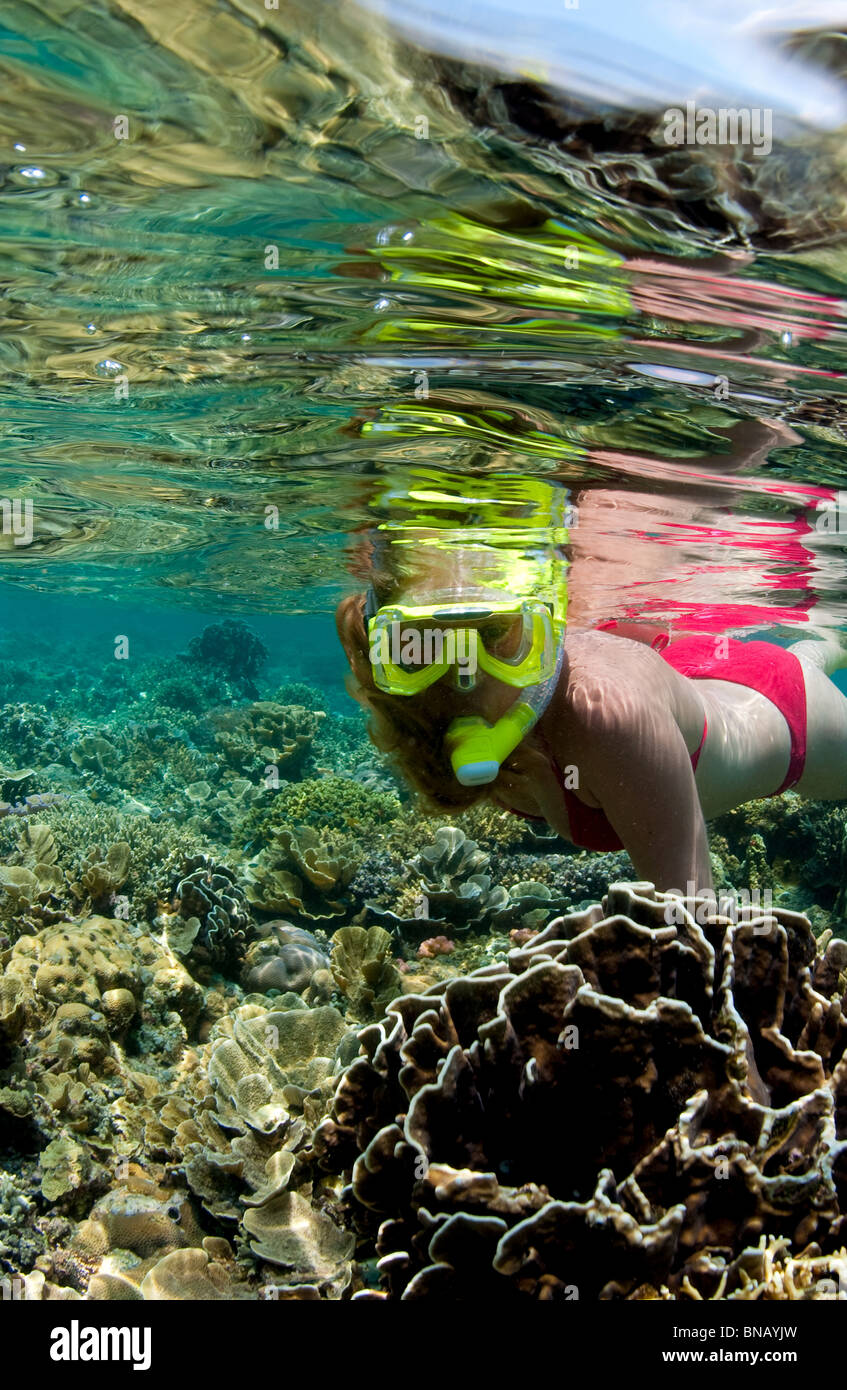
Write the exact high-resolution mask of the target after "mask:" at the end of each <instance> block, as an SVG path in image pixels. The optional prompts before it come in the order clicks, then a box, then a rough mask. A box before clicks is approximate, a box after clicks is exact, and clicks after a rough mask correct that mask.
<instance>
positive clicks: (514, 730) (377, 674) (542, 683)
mask: <svg viewBox="0 0 847 1390" xmlns="http://www.w3.org/2000/svg"><path fill="white" fill-rule="evenodd" d="M414 474H415V480H416V482H417V483H418V485H417V486H413V487H407V488H405V489H403V491H402V493H397V492H392V493H390V503H391V510H392V512H394V513H395V515H396V512H397V510H398V509H399V510H400V512H401V517H402V519H400V520H394V521H392V522H389V523H385V524H384V525H383V526H382V527H380V530H381V531H383V532H386V531H387V532H389V533H390V540H391V543H392V545H414V547H415V550H414V552H410V553H413V554H414V557H416V558H418V557H419V556H420V554H421V552H422V551H424V550H427V549H429V550H433V549H434V550H437V551H438V552H439V553H440V554H443V552H445V551H447V552H448V553H449V557H450V559H451V560H452V559H454V558H455V556H457V555H460V556H461V561H462V564H461V568H462V569H463V570H464V571H465V572H466V573H467V581H466V582H462V583H461V584H453V585H450V584H448V586H447V587H445V588H443V589H439V591H437V592H436V593H434V594H433V595H432V602H431V603H427V604H424V605H408V604H403V603H389V604H385V605H383V606H382V607H380V606H379V605H378V602H377V599H376V596H375V594H374V591H373V589H371V590H370V591H369V593H368V597H367V600H366V609H365V618H366V622H367V633H368V642H369V649H370V660H371V668H372V671H373V678H374V683H375V685H376V686H377V688H378V689H380V690H382V691H384V692H385V693H387V694H390V695H397V696H410V695H417V694H420V693H421V692H422V691H424V690H427V689H428V688H429V687H430V686H431V685H434V684H435V682H436V681H438V680H440V679H441V678H442V677H443V676H445V675H446V674H447V673H448V671H451V670H452V671H453V672H454V681H455V684H456V686H457V688H458V689H459V690H465V691H468V690H472V689H473V687H474V685H475V684H476V677H477V672H478V671H480V670H481V671H484V672H485V673H486V674H487V675H489V676H492V677H494V678H495V679H496V680H499V681H502V682H503V683H504V684H505V685H509V686H512V687H514V688H515V689H517V690H522V691H524V692H525V693H524V695H523V696H522V697H521V698H519V699H518V700H516V702H515V703H514V704H513V705H512V706H511V707H510V708H509V709H508V710H507V711H506V713H505V714H504V715H503V716H502V717H501V718H500V719H498V720H497V721H496V723H495V724H493V725H490V724H488V723H487V722H486V721H485V720H484V719H482V718H481V717H480V716H478V715H474V716H467V717H464V718H458V719H454V720H453V722H452V724H451V725H450V727H449V729H448V731H447V735H446V746H447V749H448V751H449V753H450V759H451V763H452V766H453V771H454V772H455V774H456V777H457V779H458V780H459V781H460V782H461V783H462V784H463V785H464V786H480V785H484V784H486V783H489V782H493V781H494V779H495V778H496V776H497V774H498V772H499V770H500V766H501V764H502V762H503V761H504V759H505V758H507V757H508V756H509V754H510V753H511V752H513V751H514V749H515V748H516V747H517V745H518V744H519V743H520V742H521V740H522V739H523V738H524V737H525V736H526V734H527V733H528V732H529V730H530V729H531V728H532V726H533V725H534V724H535V723H536V722H537V721H538V719H539V718H540V717H541V715H542V714H543V712H544V710H545V709H546V707H547V704H548V703H549V701H550V699H551V697H552V694H553V691H554V690H555V687H556V684H557V681H558V678H559V673H560V671H561V667H562V661H563V656H564V636H565V624H566V613H567V580H566V575H567V561H566V560H565V559H564V556H563V553H562V546H563V545H564V544H565V543H566V541H567V539H568V529H567V527H566V526H565V525H564V522H565V520H566V519H567V520H568V521H569V520H570V512H569V509H566V502H567V493H566V491H565V490H564V489H563V488H561V487H559V486H558V485H556V484H552V483H550V482H549V481H547V480H546V479H543V480H542V479H534V478H526V477H523V476H521V477H517V476H515V475H503V474H501V475H499V477H497V478H496V479H495V478H492V479H488V478H483V479H480V478H475V479H473V481H471V480H470V479H468V478H466V477H457V476H451V475H447V474H445V473H443V472H442V471H441V470H434V469H433V470H428V469H416V470H414ZM469 494H470V495H469ZM412 507H414V509H415V511H416V515H415V517H414V519H412V518H411V517H409V518H406V517H403V516H402V513H403V511H404V510H405V509H406V508H412ZM422 512H423V515H422V514H421V513H422ZM459 516H461V518H462V520H463V521H464V523H465V524H464V525H456V520H457V519H458V517H459ZM469 522H470V523H471V524H468V523H469ZM445 533H446V534H445ZM444 558H446V557H444ZM448 568H449V566H448Z"/></svg>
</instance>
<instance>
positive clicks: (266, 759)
mask: <svg viewBox="0 0 847 1390" xmlns="http://www.w3.org/2000/svg"><path fill="white" fill-rule="evenodd" d="M325 718H326V716H325V714H324V712H323V710H310V709H303V708H302V707H301V706H298V705H277V704H274V702H273V701H272V700H259V701H256V702H255V703H254V704H252V705H247V706H243V707H240V708H237V709H227V710H220V711H218V712H217V713H214V714H212V715H211V722H212V724H213V725H214V727H215V729H216V734H215V747H216V751H217V756H218V759H219V760H220V761H221V762H222V763H223V764H224V765H225V766H227V767H229V768H232V769H233V770H234V771H235V772H237V773H239V775H240V776H242V777H247V778H251V777H252V778H254V779H257V778H263V779H264V780H265V781H266V783H267V784H268V785H276V784H278V781H279V778H281V777H282V778H292V777H294V776H296V775H298V774H299V773H300V772H301V771H302V769H303V766H304V764H305V762H306V759H307V758H308V756H309V753H310V752H311V748H312V744H313V742H314V740H315V736H316V734H317V732H318V729H319V728H320V724H321V721H322V720H323V719H325Z"/></svg>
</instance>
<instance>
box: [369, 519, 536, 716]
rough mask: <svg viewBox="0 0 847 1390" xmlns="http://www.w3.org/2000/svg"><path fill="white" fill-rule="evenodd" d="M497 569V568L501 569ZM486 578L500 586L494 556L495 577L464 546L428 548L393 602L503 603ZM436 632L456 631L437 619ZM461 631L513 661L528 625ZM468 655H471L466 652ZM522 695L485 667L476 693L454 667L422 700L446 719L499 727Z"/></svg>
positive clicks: (489, 623) (509, 622)
mask: <svg viewBox="0 0 847 1390" xmlns="http://www.w3.org/2000/svg"><path fill="white" fill-rule="evenodd" d="M495 565H496V568H495ZM486 577H488V578H490V579H491V580H494V581H496V580H497V579H498V578H499V577H500V575H499V561H497V557H494V563H493V564H492V566H491V573H490V575H488V576H487V575H486V573H485V570H484V567H481V566H480V563H479V554H478V553H477V552H474V553H473V554H471V553H467V554H466V553H465V552H464V551H463V550H462V549H461V548H460V547H452V548H451V549H450V550H447V549H443V550H438V549H434V548H422V550H421V551H419V552H418V553H417V554H416V555H415V557H414V563H413V565H412V566H411V567H410V570H409V571H407V572H406V573H405V574H404V576H403V582H402V587H401V588H400V589H399V590H398V591H397V592H396V593H395V594H394V595H393V599H392V601H393V602H394V603H397V604H398V605H400V606H403V607H409V608H422V607H427V606H430V605H434V604H436V603H438V602H446V599H447V597H448V596H449V598H450V600H452V601H454V602H461V601H462V600H465V599H466V600H467V601H468V602H472V601H473V602H484V601H485V600H486V599H489V600H495V601H500V602H502V600H503V599H504V597H506V596H507V595H506V591H505V590H504V589H503V588H502V587H500V586H499V585H497V586H496V587H495V584H493V583H492V584H491V585H486V583H485V580H486ZM431 623H432V626H433V627H434V628H436V627H440V628H441V629H442V630H444V629H446V628H448V627H449V626H452V624H449V623H447V622H444V621H442V622H438V621H437V620H435V619H432V620H431ZM456 626H462V627H465V628H468V627H470V628H471V629H472V630H473V629H476V630H477V631H478V632H479V633H480V636H481V638H482V640H483V641H484V643H485V648H486V650H487V651H488V652H489V653H490V654H491V655H494V656H498V657H499V658H500V659H501V660H506V661H508V660H509V659H510V658H511V657H513V656H514V655H515V654H516V652H517V650H518V648H519V646H520V642H521V629H522V623H521V619H520V618H514V617H508V616H506V617H496V618H491V619H488V620H486V621H485V622H484V623H479V624H474V623H467V622H464V623H461V624H457V625H456ZM463 650H467V648H464V649H463ZM520 694H521V692H520V690H519V689H517V688H516V687H514V686H510V685H507V684H505V683H504V682H503V681H500V680H497V679H496V677H494V676H490V675H488V674H487V672H485V671H483V670H482V669H480V668H479V667H477V670H476V678H475V681H474V685H473V687H472V688H471V689H465V688H463V685H462V682H461V679H460V669H459V665H458V664H457V665H456V666H453V667H451V668H450V669H449V670H448V671H447V672H446V673H445V674H444V675H443V676H442V677H441V679H440V680H438V681H436V682H435V683H434V685H432V686H430V688H429V690H428V691H426V692H425V693H424V694H423V695H422V696H421V697H420V698H421V699H422V700H427V701H428V703H430V704H431V706H432V708H433V711H434V712H435V711H436V710H437V712H438V713H439V714H440V715H441V716H442V717H447V716H448V714H449V715H450V717H455V718H458V717H459V716H461V715H469V714H478V715H481V716H482V717H483V718H484V719H486V720H488V722H489V723H494V722H495V721H496V720H497V719H499V718H500V717H501V715H503V714H505V713H506V711H507V710H508V709H510V708H511V706H512V705H513V704H514V703H515V700H516V699H518V698H519V697H520Z"/></svg>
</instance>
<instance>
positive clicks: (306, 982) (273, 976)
mask: <svg viewBox="0 0 847 1390" xmlns="http://www.w3.org/2000/svg"><path fill="white" fill-rule="evenodd" d="M328 969H329V957H328V956H327V955H325V954H324V952H323V951H322V950H321V945H320V942H319V941H318V940H317V938H316V937H314V936H313V935H312V933H311V932H309V931H306V930H305V929H304V928H303V927H295V926H293V925H292V923H291V922H283V921H276V922H263V923H262V925H261V926H260V927H259V928H258V930H257V939H256V940H255V941H254V942H253V943H252V944H251V945H250V947H249V948H248V950H247V954H246V955H245V958H244V967H243V970H242V973H241V981H242V984H243V985H244V988H245V989H246V990H248V991H250V990H255V991H256V993H258V994H267V993H268V992H269V991H271V990H276V991H277V992H278V993H280V994H285V993H287V992H288V991H292V992H293V993H294V994H303V993H305V992H306V990H308V989H309V988H310V986H311V984H312V981H313V979H314V977H315V975H316V974H318V973H320V972H326V971H327V970H328Z"/></svg>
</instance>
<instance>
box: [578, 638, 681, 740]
mask: <svg viewBox="0 0 847 1390" xmlns="http://www.w3.org/2000/svg"><path fill="white" fill-rule="evenodd" d="M565 656H566V668H565V670H566V680H565V681H563V682H562V684H561V686H560V689H559V691H557V694H558V695H559V696H560V699H559V701H558V702H557V703H559V708H560V713H567V716H568V718H569V720H571V721H574V722H575V723H578V724H579V725H581V726H582V727H584V728H585V729H586V730H591V731H592V732H597V731H598V730H599V731H603V730H608V729H611V728H612V727H616V728H620V727H621V725H622V724H624V725H625V724H632V723H633V722H637V720H638V716H639V713H640V712H641V710H642V709H647V708H650V709H653V710H654V711H655V709H656V706H657V701H658V702H662V703H664V702H665V701H667V704H668V709H669V711H670V712H673V709H674V705H675V698H676V694H677V691H676V689H675V686H676V681H678V680H679V677H677V676H676V673H675V672H673V671H671V669H670V667H668V665H667V664H666V663H665V662H664V661H663V660H662V658H661V656H660V655H659V653H658V652H655V651H653V649H652V648H651V647H649V646H647V645H646V643H644V642H634V641H632V640H631V639H630V638H627V637H618V636H616V635H614V634H612V633H608V632H598V631H597V630H596V629H584V630H577V631H574V632H570V631H569V632H568V634H567V636H566V638H565Z"/></svg>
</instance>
